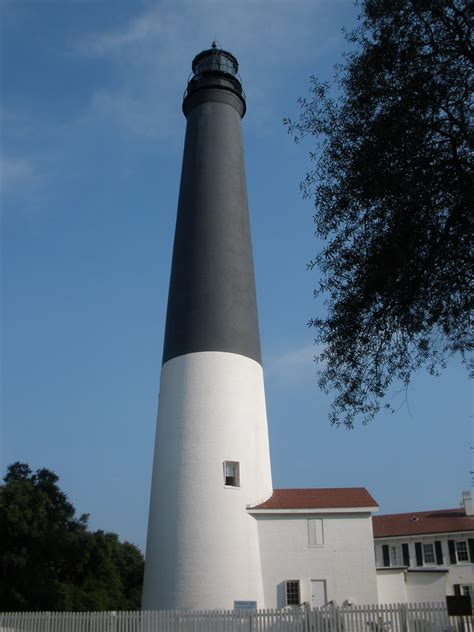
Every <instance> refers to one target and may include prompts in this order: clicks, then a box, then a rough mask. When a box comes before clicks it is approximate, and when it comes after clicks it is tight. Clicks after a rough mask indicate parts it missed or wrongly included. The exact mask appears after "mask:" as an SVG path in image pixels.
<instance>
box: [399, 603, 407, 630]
mask: <svg viewBox="0 0 474 632" xmlns="http://www.w3.org/2000/svg"><path fill="white" fill-rule="evenodd" d="M399 606H400V629H401V632H408V613H407V607H406V605H405V604H404V603H401V604H399Z"/></svg>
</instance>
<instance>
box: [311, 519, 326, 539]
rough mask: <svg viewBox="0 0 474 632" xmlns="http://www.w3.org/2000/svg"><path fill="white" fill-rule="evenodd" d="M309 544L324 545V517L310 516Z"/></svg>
mask: <svg viewBox="0 0 474 632" xmlns="http://www.w3.org/2000/svg"><path fill="white" fill-rule="evenodd" d="M308 546H324V526H323V519H322V518H310V519H309V520H308Z"/></svg>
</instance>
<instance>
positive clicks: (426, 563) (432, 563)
mask: <svg viewBox="0 0 474 632" xmlns="http://www.w3.org/2000/svg"><path fill="white" fill-rule="evenodd" d="M425 547H431V552H432V556H433V560H432V561H428V560H427V559H426V552H425ZM421 551H422V555H423V566H436V550H435V544H434V542H422V543H421Z"/></svg>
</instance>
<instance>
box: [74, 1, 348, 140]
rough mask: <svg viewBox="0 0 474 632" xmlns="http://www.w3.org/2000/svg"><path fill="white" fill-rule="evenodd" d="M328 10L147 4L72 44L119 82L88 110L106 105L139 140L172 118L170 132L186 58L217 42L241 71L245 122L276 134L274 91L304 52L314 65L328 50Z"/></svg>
mask: <svg viewBox="0 0 474 632" xmlns="http://www.w3.org/2000/svg"><path fill="white" fill-rule="evenodd" d="M336 4H337V3H336ZM329 6H331V5H329ZM327 9H328V3H327V2H325V1H324V0H319V1H316V2H315V1H314V0H299V1H298V2H296V3H289V2H274V1H273V2H269V1H262V0H257V1H255V2H220V3H217V2H211V1H209V0H200V1H198V0H196V1H195V2H169V1H164V2H160V3H159V4H155V5H153V6H152V7H149V6H148V7H147V8H146V9H145V10H144V11H143V12H142V13H140V14H139V15H137V16H135V17H134V18H132V19H131V20H129V21H128V22H127V23H125V24H123V25H122V26H121V27H120V28H116V29H114V30H109V31H104V32H101V33H89V34H88V35H86V36H84V37H83V39H81V40H80V41H79V42H77V46H76V48H77V50H78V51H79V52H80V54H82V55H87V56H96V57H100V58H105V59H108V60H110V61H111V63H113V64H114V65H115V69H116V71H117V77H118V78H119V79H118V82H117V83H116V84H115V85H114V87H113V88H111V87H110V88H104V89H101V91H100V92H99V93H97V94H96V95H94V96H93V98H92V100H91V103H90V108H91V111H92V112H94V111H96V112H98V113H100V109H101V107H102V106H103V105H104V104H107V105H108V104H110V105H111V112H112V116H113V119H114V121H115V123H116V124H119V123H120V122H122V123H123V127H124V128H125V129H126V130H128V131H129V132H131V133H137V134H139V135H141V134H142V132H143V129H144V128H145V129H147V128H148V129H151V130H156V128H157V127H158V126H161V128H166V129H167V130H168V131H170V122H171V121H173V123H172V124H171V129H172V130H173V129H175V128H176V125H177V121H178V120H179V119H178V116H176V114H177V110H178V108H176V103H177V102H179V100H180V98H181V95H182V92H183V90H184V87H185V85H184V78H185V77H186V76H187V75H188V74H189V72H190V60H191V59H192V58H193V56H194V55H195V54H196V53H197V52H199V50H202V49H203V48H205V47H206V46H209V45H210V43H211V41H212V40H213V39H215V38H217V39H219V40H220V41H221V42H222V44H223V46H224V48H227V49H228V50H232V51H233V52H235V53H236V54H237V56H238V58H239V61H240V63H241V66H242V68H245V72H244V75H245V81H244V88H245V90H246V92H247V95H248V97H249V100H251V102H252V108H251V110H250V111H249V117H248V122H247V124H249V125H251V126H252V127H254V128H256V129H258V130H259V131H260V132H262V133H266V128H270V129H271V128H272V127H274V125H275V123H277V128H278V129H279V128H280V119H281V114H280V113H276V112H275V111H274V107H275V106H274V104H275V102H276V99H275V94H276V93H277V92H278V91H279V90H283V89H284V86H283V85H282V83H281V82H282V81H283V78H282V77H283V75H284V71H285V70H288V69H291V68H294V67H296V66H297V64H298V63H299V62H300V61H301V60H302V59H304V58H305V57H307V50H308V47H312V48H313V49H314V58H315V60H316V59H317V57H318V55H320V54H321V53H322V51H323V50H324V47H325V46H326V45H329V46H330V45H332V43H331V42H327V41H326V39H327V38H326V36H325V32H324V19H325V16H326V14H327V13H328V11H327ZM315 41H317V42H318V46H314V42H315ZM138 104H139V107H138ZM173 114H174V116H175V118H173ZM138 119H140V122H139V121H138ZM163 122H164V123H165V125H164V124H163Z"/></svg>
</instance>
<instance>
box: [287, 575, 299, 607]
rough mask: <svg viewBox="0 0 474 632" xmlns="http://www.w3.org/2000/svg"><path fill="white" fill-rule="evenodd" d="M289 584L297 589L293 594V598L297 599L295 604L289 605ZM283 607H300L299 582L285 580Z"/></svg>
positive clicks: (297, 580) (296, 580)
mask: <svg viewBox="0 0 474 632" xmlns="http://www.w3.org/2000/svg"><path fill="white" fill-rule="evenodd" d="M291 584H294V586H296V587H297V590H296V592H295V594H294V597H297V602H296V603H290V602H289V600H288V592H289V590H288V589H289V588H290V589H291ZM285 605H287V606H299V605H301V582H300V580H299V579H285Z"/></svg>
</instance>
